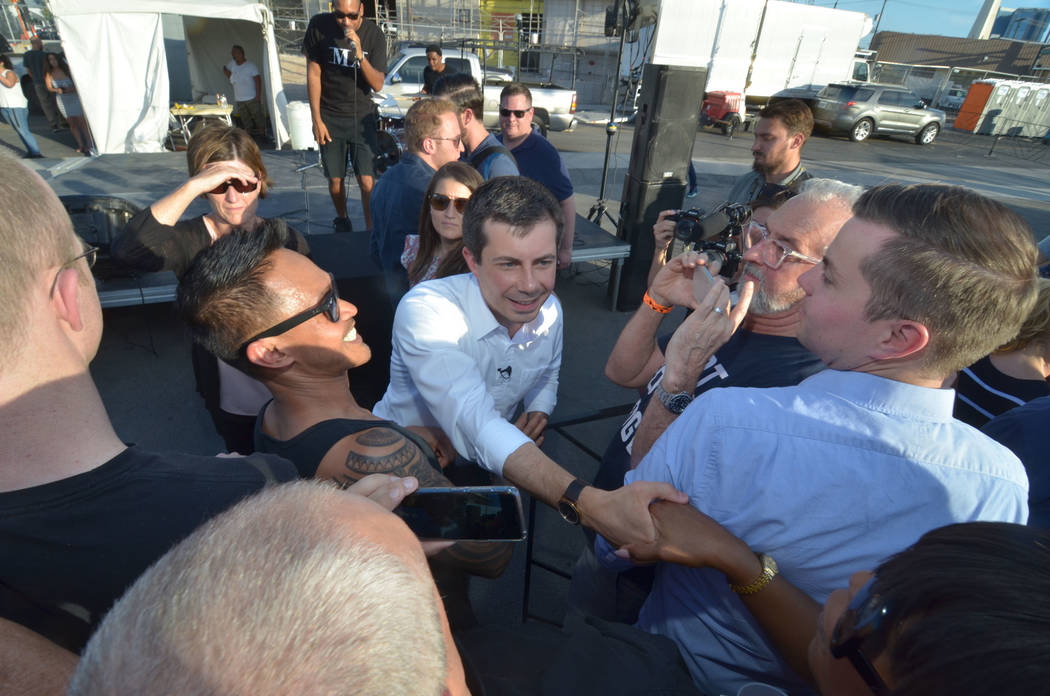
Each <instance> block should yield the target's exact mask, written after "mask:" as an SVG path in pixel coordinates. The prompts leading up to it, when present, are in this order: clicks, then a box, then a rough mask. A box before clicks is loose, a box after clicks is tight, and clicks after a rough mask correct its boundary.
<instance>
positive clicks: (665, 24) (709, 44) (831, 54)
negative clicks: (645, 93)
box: [624, 0, 872, 118]
mask: <svg viewBox="0 0 1050 696" xmlns="http://www.w3.org/2000/svg"><path fill="white" fill-rule="evenodd" d="M659 5H660V6H659V13H658V17H657V21H656V24H655V25H653V26H650V27H645V28H643V29H641V30H640V32H639V41H640V42H647V41H649V40H650V38H651V39H652V50H651V53H650V58H649V60H650V61H651V62H653V63H657V64H663V65H683V66H693V67H701V68H707V86H706V88H705V91H706V92H715V91H725V92H740V93H742V94H744V96H745V99H746V102H747V103H750V104H764V103H765V102H766V101H768V100H769V98H770V97H772V96H773V95H775V94H778V93H780V92H783V91H784V90H787V89H794V88H800V89H801V90H802V93H806V92H808V91H812V93H813V94H815V93H816V92H817V91H819V90H820V89H821V88H822V87H823V86H824V85H826V84H828V83H829V82H841V81H843V80H859V81H865V82H866V81H868V80H869V79H870V78H869V76H870V66H869V65H868V59H867V56H865V55H863V54H858V51H857V44H858V43H859V42H860V40H861V39H862V38H863V37H864V36H865V35H867V34H868V33H870V32H871V28H872V20H871V17H869V16H868V15H866V14H864V13H863V12H852V11H849V10H838V9H832V8H828V7H817V6H815V5H802V4H798V3H793V2H783V1H782V0H660V3H659ZM642 45H645V44H644V43H643V44H642ZM624 67H625V68H626V70H625V71H624V74H629V72H627V71H629V69H630V67H631V66H624ZM698 106H699V105H698ZM743 108H744V106H743V105H742V106H741V109H743ZM743 116H744V114H743V113H741V118H743Z"/></svg>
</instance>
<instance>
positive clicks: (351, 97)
mask: <svg viewBox="0 0 1050 696" xmlns="http://www.w3.org/2000/svg"><path fill="white" fill-rule="evenodd" d="M303 52H304V53H305V54H306V58H307V62H306V89H307V94H308V95H309V99H310V115H311V117H312V118H313V127H314V128H313V130H314V138H315V139H316V140H317V144H318V145H320V147H321V161H322V164H323V165H324V174H325V177H327V179H328V193H329V194H330V195H331V196H332V203H333V204H334V205H335V212H336V218H335V220H333V221H332V225H333V227H334V228H335V231H336V232H350V231H352V229H353V228H352V226H351V224H350V218H349V217H348V216H347V212H346V183H345V177H346V157H347V153H348V151H349V155H350V161H351V163H352V164H353V166H354V173H355V175H356V177H357V184H358V186H360V188H361V207H362V209H363V210H364V215H365V227H366V228H368V229H371V228H372V215H371V213H370V212H369V209H368V201H369V198H370V197H371V194H372V186H373V184H374V182H375V179H374V176H373V174H374V170H373V165H372V160H373V158H374V157H375V152H376V150H377V145H376V130H377V121H376V110H375V105H374V104H373V103H372V92H373V91H379V90H380V89H381V88H382V86H383V79H384V78H385V77H386V75H385V74H384V72H385V71H386V39H385V38H384V37H383V33H382V32H381V31H380V30H379V27H377V26H376V25H375V22H372V21H371V20H368V19H365V17H364V7H363V6H362V3H361V0H336V1H335V2H333V3H332V11H331V12H326V13H322V14H318V15H314V16H313V17H312V18H311V19H310V25H309V26H308V27H307V29H306V36H305V38H304V39H303Z"/></svg>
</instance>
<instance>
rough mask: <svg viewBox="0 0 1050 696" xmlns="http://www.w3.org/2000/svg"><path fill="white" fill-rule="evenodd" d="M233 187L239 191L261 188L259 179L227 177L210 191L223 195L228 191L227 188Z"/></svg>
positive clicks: (248, 191) (249, 191) (244, 191)
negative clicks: (249, 179)
mask: <svg viewBox="0 0 1050 696" xmlns="http://www.w3.org/2000/svg"><path fill="white" fill-rule="evenodd" d="M231 186H232V187H233V188H234V190H235V191H237V193H251V192H252V191H254V190H255V189H257V188H259V182H258V181H241V180H240V179H227V180H226V181H224V182H222V183H221V184H219V185H218V186H216V187H215V188H213V189H212V190H211V191H208V193H214V194H215V195H216V196H221V195H222V194H224V193H226V190H227V189H228V188H230V187H231Z"/></svg>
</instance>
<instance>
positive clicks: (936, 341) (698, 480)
mask: <svg viewBox="0 0 1050 696" xmlns="http://www.w3.org/2000/svg"><path fill="white" fill-rule="evenodd" d="M853 212H854V217H853V218H852V219H851V220H850V221H849V222H847V223H846V224H845V225H844V226H843V228H842V230H841V231H840V232H839V234H838V236H837V237H836V239H835V241H834V242H832V244H831V246H830V247H829V248H828V250H827V252H826V254H825V255H824V260H823V261H822V262H821V263H820V264H817V265H816V266H814V267H813V268H812V269H811V270H809V271H807V272H806V273H805V274H803V275H802V276H801V277H800V279H799V284H800V285H801V286H802V288H803V289H804V290H805V292H806V298H805V299H804V300H803V304H802V310H801V315H802V316H801V320H800V326H799V331H798V338H799V340H800V341H801V342H802V344H803V345H804V346H806V347H807V348H809V349H810V350H811V351H813V352H814V353H815V354H817V355H818V356H819V357H820V358H821V360H823V362H824V363H825V364H826V365H827V366H828V367H829V368H830V369H829V370H827V371H825V372H822V373H819V374H817V375H814V376H812V377H810V378H809V379H807V380H805V381H804V382H803V383H802V384H800V385H799V386H797V387H786V388H778V389H743V388H735V389H714V390H711V391H709V392H707V393H705V394H704V395H702V396H701V397H699V398H697V399H696V400H695V401H694V402H693V403H692V404H690V405H689V407H688V408H687V409H686V410H685V412H684V413H683V414H682V415H681V416H679V418H678V419H677V420H676V421H675V422H674V423H673V424H672V425H671V426H670V427H669V428H668V429H667V431H666V432H665V433H664V435H663V436H662V437H661V438H660V439H659V440H657V442H656V443H655V444H654V446H653V448H652V450H651V451H650V452H649V454H648V455H647V456H646V458H645V459H644V460H643V461H642V462H641V464H640V465H639V466H638V468H637V469H636V470H634V471H632V472H630V473H629V474H628V475H627V481H628V482H633V481H662V482H667V483H671V484H672V485H674V486H675V487H676V488H678V489H679V490H682V491H684V492H685V493H687V494H688V495H689V498H690V504H692V505H693V506H694V507H696V508H697V509H699V510H701V511H702V512H704V513H706V514H707V515H709V516H710V517H712V518H713V519H714V520H715V521H716V522H718V523H719V524H720V525H722V526H723V527H725V528H726V529H727V530H728V531H729V532H731V533H732V534H733V535H735V536H736V537H738V538H740V539H742V540H743V541H744V542H746V544H747V545H748V546H750V548H751V549H752V550H753V551H754V552H755V553H756V554H760V555H756V556H754V558H753V559H752V558H751V557H750V556H748V557H747V558H746V563H745V564H743V565H741V564H739V563H737V564H731V565H729V566H719V567H720V568H721V570H714V569H713V568H688V567H684V566H677V565H672V564H664V565H662V566H660V567H659V568H658V571H657V578H656V583H655V585H654V588H653V592H652V594H651V595H650V597H649V600H648V601H647V602H646V604H645V606H644V607H643V609H642V612H641V615H640V617H639V622H638V625H639V627H641V628H643V629H645V630H647V631H650V632H652V633H658V634H662V635H666V636H669V637H671V638H672V639H674V640H675V641H676V643H677V644H678V646H679V648H680V650H681V651H682V654H683V657H684V658H685V661H686V664H687V666H688V668H689V671H690V673H691V675H692V677H693V680H694V682H695V683H696V684H697V685H698V686H699V687H700V688H701V690H703V691H705V692H709V693H736V691H737V690H738V689H739V688H740V687H741V686H742V685H744V684H745V683H747V682H749V681H761V682H767V683H772V684H774V685H776V686H779V687H781V688H784V689H786V690H788V691H789V692H791V693H805V692H806V691H807V690H808V687H807V686H806V685H805V684H804V683H803V682H802V681H800V680H799V678H798V676H797V675H796V674H795V673H793V672H792V671H791V670H790V669H789V668H788V666H787V664H786V663H784V662H783V661H782V659H781V658H780V656H779V655H778V654H777V652H776V650H775V649H774V647H773V643H772V642H770V640H769V639H768V638H767V637H766V635H765V634H764V633H763V631H762V629H761V628H760V627H759V625H758V623H756V622H755V621H754V619H752V618H751V615H750V614H749V612H748V609H747V606H750V604H749V605H747V606H745V604H744V603H743V602H742V600H741V598H740V597H739V596H738V595H750V594H755V593H757V592H761V591H763V589H764V588H766V587H768V586H769V584H770V583H771V582H773V581H774V580H773V579H774V578H775V577H776V576H777V574H778V572H779V574H780V576H781V578H782V579H778V580H776V582H784V581H786V582H789V583H791V584H793V585H795V586H796V587H798V588H799V589H801V590H802V591H803V592H805V593H806V594H808V595H809V596H810V597H812V598H813V599H815V600H816V601H818V602H822V601H823V600H824V599H825V598H826V597H827V595H828V594H829V593H830V592H831V590H833V589H835V588H837V587H840V586H843V585H845V584H846V582H847V580H848V578H849V576H850V574H851V573H853V572H854V571H857V570H864V569H867V568H872V567H874V566H875V565H877V563H878V561H880V560H881V559H882V558H884V557H885V556H887V555H888V554H890V553H894V552H896V551H899V550H901V549H903V548H904V547H906V546H908V545H909V544H911V543H912V542H914V541H915V540H916V539H917V538H918V537H919V536H920V535H921V534H922V533H924V532H926V531H928V530H930V529H933V528H935V527H940V526H943V525H945V524H949V523H952V522H962V521H970V520H1000V521H1007V522H1022V523H1023V522H1024V521H1025V520H1026V518H1027V516H1028V508H1027V494H1028V482H1027V479H1026V477H1025V473H1024V469H1023V467H1022V466H1021V464H1020V462H1019V461H1017V459H1016V458H1015V457H1014V456H1013V455H1012V454H1011V453H1010V452H1008V451H1007V450H1006V449H1005V448H1003V447H1001V446H999V445H998V444H996V443H994V442H992V441H991V440H989V439H988V438H986V437H984V436H983V435H981V434H980V433H979V432H978V431H976V430H974V429H973V428H970V427H969V426H967V425H965V424H962V423H960V422H958V421H955V420H953V419H952V415H951V414H952V402H953V399H954V393H953V391H952V390H951V389H948V388H946V385H947V384H949V383H950V380H951V378H952V377H953V375H954V373H955V372H956V371H958V370H959V369H961V368H962V367H964V366H965V365H968V364H970V363H971V362H972V361H973V360H975V359H977V358H979V357H981V356H982V355H984V354H986V353H988V352H989V351H991V350H992V349H994V348H995V347H996V346H998V345H1001V343H1000V342H1002V341H1005V340H1008V339H1009V338H1010V337H1012V336H1013V335H1014V334H1015V333H1016V332H1017V329H1018V328H1019V327H1020V325H1021V323H1022V321H1023V320H1024V318H1025V317H1026V316H1027V314H1028V312H1029V311H1030V309H1031V307H1032V305H1033V303H1034V301H1035V293H1036V285H1035V258H1036V251H1035V247H1034V245H1033V244H1032V242H1031V233H1030V231H1029V230H1028V228H1027V226H1026V225H1025V223H1024V222H1023V221H1022V220H1021V219H1020V218H1019V217H1018V216H1017V215H1016V214H1015V213H1013V212H1012V211H1010V210H1009V209H1007V208H1005V207H1004V206H1002V205H1000V204H998V203H995V202H993V201H991V200H989V199H987V198H984V197H981V196H979V195H977V194H975V193H973V192H970V191H966V190H964V189H960V188H953V187H947V186H936V185H922V186H910V187H903V186H881V187H878V188H875V189H872V190H871V191H869V192H867V193H865V194H864V195H863V196H862V197H861V198H860V200H859V201H858V202H857V203H856V205H855V206H854V209H853ZM762 244H764V245H768V242H763V243H762ZM767 251H768V252H769V253H770V254H772V253H774V252H775V250H774V249H772V248H770V249H768V250H767ZM964 308H965V311H961V310H962V309H964ZM717 309H722V308H711V310H710V311H713V312H716V313H717ZM723 311H724V310H723ZM596 550H597V551H598V555H599V558H601V559H603V561H605V562H607V563H608V564H610V565H615V564H617V563H623V561H622V560H620V559H619V558H618V557H616V556H613V555H612V553H611V551H612V547H611V546H610V545H609V544H608V543H606V542H604V540H601V539H599V540H598V543H597V549H596ZM773 561H775V562H773ZM727 581H728V582H727ZM749 601H750V600H749Z"/></svg>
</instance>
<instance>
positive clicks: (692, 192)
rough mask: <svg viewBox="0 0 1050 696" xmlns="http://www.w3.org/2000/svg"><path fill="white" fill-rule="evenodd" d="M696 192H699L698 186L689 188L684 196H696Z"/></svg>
mask: <svg viewBox="0 0 1050 696" xmlns="http://www.w3.org/2000/svg"><path fill="white" fill-rule="evenodd" d="M698 193H700V189H698V188H691V189H689V192H688V193H686V194H685V197H686V198H696V194H698Z"/></svg>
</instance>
